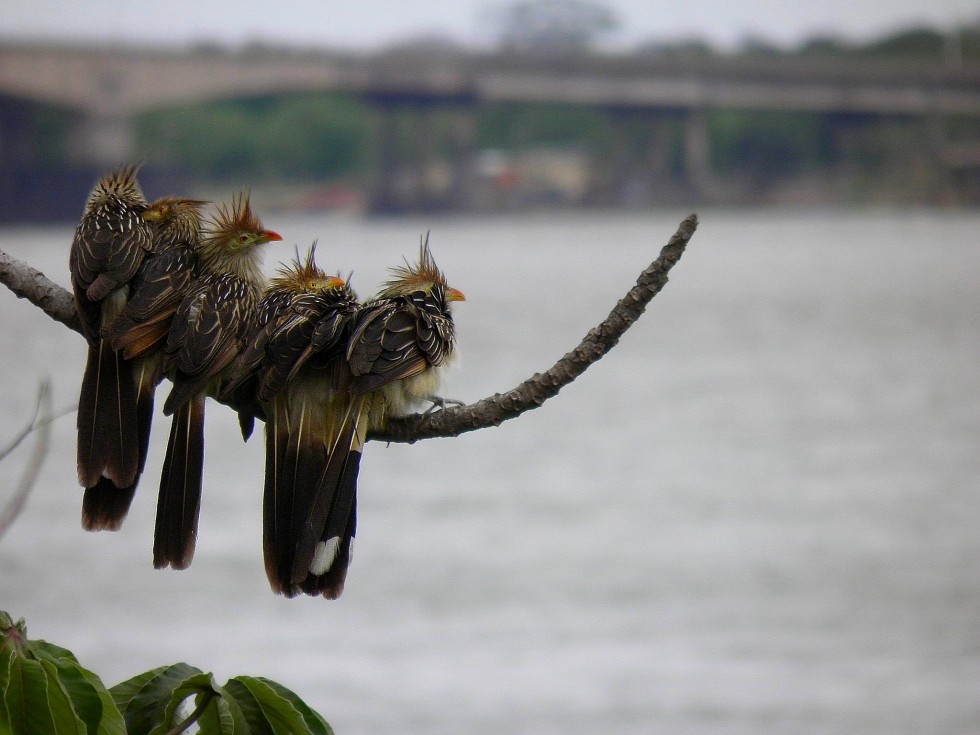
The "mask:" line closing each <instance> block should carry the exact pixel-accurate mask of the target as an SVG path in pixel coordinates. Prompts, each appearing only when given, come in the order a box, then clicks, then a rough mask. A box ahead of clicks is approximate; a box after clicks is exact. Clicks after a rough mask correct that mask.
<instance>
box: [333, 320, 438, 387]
mask: <svg viewBox="0 0 980 735" xmlns="http://www.w3.org/2000/svg"><path fill="white" fill-rule="evenodd" d="M422 344H423V343H420V342H419V319H418V314H417V313H416V310H415V309H413V308H411V307H410V306H407V305H405V304H400V303H397V302H390V303H383V304H379V305H377V306H374V307H368V309H367V311H366V312H365V313H364V314H363V316H362V317H361V319H360V320H359V322H358V325H357V328H356V330H355V332H354V334H353V335H352V337H351V341H350V346H349V347H348V353H347V361H348V364H349V365H350V369H351V373H352V374H353V376H354V378H353V381H354V387H355V389H356V390H358V391H359V392H368V391H374V390H378V389H379V388H381V387H382V386H384V385H387V384H388V383H391V382H392V381H395V380H402V379H404V378H409V377H411V376H413V375H417V374H418V373H421V372H422V371H424V370H425V369H426V368H427V367H429V360H428V357H427V355H426V352H425V351H424V350H423V349H422Z"/></svg>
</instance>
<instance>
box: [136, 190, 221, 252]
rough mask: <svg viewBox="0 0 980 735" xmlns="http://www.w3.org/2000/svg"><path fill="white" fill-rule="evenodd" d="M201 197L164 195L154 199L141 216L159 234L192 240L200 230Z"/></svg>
mask: <svg viewBox="0 0 980 735" xmlns="http://www.w3.org/2000/svg"><path fill="white" fill-rule="evenodd" d="M205 204H208V202H206V201H204V200H203V199H184V198H181V197H173V196H166V197H160V198H159V199H155V200H153V201H152V202H150V203H149V205H147V207H146V209H145V210H143V213H142V215H141V216H142V217H143V219H144V220H146V221H147V222H149V223H151V224H152V225H154V226H155V227H156V228H157V233H159V234H160V235H163V236H164V237H166V236H168V235H169V236H172V237H173V238H174V239H180V240H182V241H184V242H194V241H196V240H197V237H198V234H199V233H200V231H201V225H202V217H201V207H203V206H204V205H205Z"/></svg>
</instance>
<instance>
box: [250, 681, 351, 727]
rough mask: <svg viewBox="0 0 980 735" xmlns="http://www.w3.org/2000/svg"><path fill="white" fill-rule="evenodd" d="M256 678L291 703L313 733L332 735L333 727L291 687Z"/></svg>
mask: <svg viewBox="0 0 980 735" xmlns="http://www.w3.org/2000/svg"><path fill="white" fill-rule="evenodd" d="M256 679H257V680H258V681H261V682H263V683H264V684H266V685H268V686H269V687H271V688H272V689H273V690H274V691H275V692H276V694H278V695H279V696H280V697H282V698H283V699H285V700H287V701H288V702H289V703H290V704H292V705H293V707H295V708H296V709H297V710H298V711H299V713H300V715H301V716H302V717H303V720H304V722H306V727H307V728H308V729H309V731H310V732H311V733H314V735H334V732H333V728H332V727H330V725H328V724H327V721H326V720H324V719H323V717H322V716H320V713H319V712H317V711H316V710H314V709H313V708H312V707H310V706H309V705H308V704H307V703H306V702H304V701H303V700H302V699H300V698H299V697H298V696H297V695H296V693H295V692H293V691H292V690H291V689H287V688H286V687H284V686H283V685H282V684H280V683H279V682H276V681H272V680H271V679H266V678H264V677H261V676H260V677H256Z"/></svg>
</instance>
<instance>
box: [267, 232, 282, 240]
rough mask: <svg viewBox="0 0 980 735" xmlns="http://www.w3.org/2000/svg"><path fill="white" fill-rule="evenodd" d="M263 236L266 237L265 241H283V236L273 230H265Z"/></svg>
mask: <svg viewBox="0 0 980 735" xmlns="http://www.w3.org/2000/svg"><path fill="white" fill-rule="evenodd" d="M262 234H264V235H265V239H266V240H268V241H269V242H273V241H276V240H282V235H280V234H279V233H278V232H273V231H272V230H263V231H262Z"/></svg>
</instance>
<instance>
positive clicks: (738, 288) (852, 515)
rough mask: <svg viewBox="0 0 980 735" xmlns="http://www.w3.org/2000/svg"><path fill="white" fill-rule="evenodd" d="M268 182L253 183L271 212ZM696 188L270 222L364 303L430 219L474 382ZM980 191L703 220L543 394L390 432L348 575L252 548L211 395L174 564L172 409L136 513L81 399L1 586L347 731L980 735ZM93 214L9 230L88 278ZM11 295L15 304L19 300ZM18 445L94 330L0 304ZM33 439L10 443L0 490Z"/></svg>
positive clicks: (245, 505)
mask: <svg viewBox="0 0 980 735" xmlns="http://www.w3.org/2000/svg"><path fill="white" fill-rule="evenodd" d="M257 204H260V203H257ZM685 214H687V213H686V212H656V213H651V214H648V215H643V216H623V215H596V214H565V213H562V214H550V215H535V216H531V217H524V218H499V219H493V218H486V219H484V218H479V219H477V218H450V219H405V220H378V221H372V220H361V219H353V218H346V217H339V216H324V217H314V216H306V217H297V216H295V215H288V216H285V215H284V216H276V215H275V214H274V213H269V214H267V215H266V217H265V220H266V224H267V225H268V226H270V227H272V228H274V229H275V230H277V231H279V232H281V233H283V234H284V235H285V237H286V246H285V247H280V249H278V250H272V249H270V251H269V255H268V257H267V264H268V265H269V266H270V270H271V268H272V267H273V266H274V265H275V263H276V262H277V261H278V260H280V259H288V258H289V257H290V255H291V252H290V248H291V247H292V245H293V244H295V243H299V244H301V245H304V246H305V245H306V244H307V243H308V242H310V241H311V240H313V239H314V238H318V239H319V241H320V262H321V264H323V265H325V266H326V267H327V268H328V269H331V270H336V269H339V270H342V271H343V272H344V273H345V274H346V273H347V272H349V271H350V270H351V269H353V271H354V274H353V284H354V286H355V287H356V288H357V289H358V290H359V291H360V292H361V293H362V295H364V296H367V295H370V293H371V292H373V290H374V289H375V288H376V286H377V284H378V282H379V281H380V280H381V279H382V278H383V276H384V268H385V266H387V265H390V264H395V263H397V262H399V261H400V259H401V257H402V256H403V255H408V256H409V257H413V255H414V253H415V252H416V248H417V244H418V240H419V237H420V235H421V234H422V233H423V232H424V231H425V230H431V244H432V247H433V250H434V252H435V254H436V257H437V259H438V261H439V263H440V265H441V266H442V267H443V268H444V270H445V271H446V272H447V273H448V274H449V276H450V281H451V283H452V285H455V286H457V287H458V288H460V289H462V290H463V291H464V292H465V293H466V295H467V299H468V300H467V301H466V302H465V303H463V304H459V305H458V307H457V309H456V315H457V325H458V330H459V333H460V335H461V336H460V344H461V351H462V354H463V359H462V362H461V364H460V366H459V367H458V368H456V369H455V370H454V372H453V373H451V375H450V378H449V381H448V384H447V385H446V386H445V389H444V391H443V393H444V394H445V395H447V396H450V397H456V398H460V399H464V400H467V401H473V400H477V399H479V398H482V397H484V396H487V395H490V394H492V393H494V392H498V391H503V390H507V389H509V388H511V387H513V386H515V385H516V384H517V383H518V382H520V381H521V380H523V379H524V378H526V377H528V376H530V375H531V374H532V373H534V372H535V371H540V370H543V369H545V368H547V367H549V366H550V365H551V364H552V363H553V362H554V361H555V360H556V359H557V358H558V357H560V356H561V355H562V354H563V353H564V352H566V351H567V350H569V349H571V348H572V347H574V346H575V345H576V344H577V343H578V341H579V340H580V339H581V337H582V336H583V335H584V334H585V333H586V332H587V331H588V329H589V328H591V327H592V326H594V325H595V324H596V323H598V322H599V321H600V320H601V319H602V318H603V317H604V316H605V315H606V314H607V313H608V311H609V309H610V308H611V307H612V305H613V304H614V303H615V301H616V299H618V298H619V297H620V296H621V295H622V294H624V293H625V292H626V290H627V289H628V288H629V287H630V285H632V283H633V280H634V279H635V277H636V275H637V274H638V273H639V272H640V271H641V270H642V269H643V268H644V267H645V266H646V265H647V264H648V263H649V262H650V261H651V260H652V259H653V258H654V257H655V255H656V254H657V252H658V251H659V248H660V246H661V245H662V244H663V243H665V242H666V240H667V238H668V237H669V236H670V234H671V233H672V232H673V231H674V229H675V227H676V225H677V224H678V222H679V221H680V220H681V219H682V218H683V216H684V215H685ZM978 232H980V215H977V214H964V213H959V214H956V213H952V214H951V213H941V212H929V211H913V212H891V211H889V212H847V211H822V212H809V213H794V212H787V211H775V212H774V211H765V210H755V211H749V212H744V213H742V212H734V211H720V210H708V211H703V212H701V226H700V229H699V231H698V233H697V234H696V235H695V237H694V240H693V241H692V243H691V246H690V248H689V250H688V252H687V253H686V254H685V256H684V258H683V260H682V261H681V262H680V264H679V265H678V266H677V267H676V268H675V270H674V271H673V274H672V276H671V282H670V284H669V285H668V286H667V288H666V289H665V290H664V291H663V292H662V293H661V294H660V295H659V296H658V297H657V298H656V299H655V300H654V301H653V303H652V305H651V307H650V309H649V310H648V312H647V314H646V315H645V316H644V317H643V318H642V319H641V320H640V321H639V322H638V323H637V324H636V325H635V326H634V327H633V328H632V329H631V330H630V331H629V332H628V333H627V334H626V335H625V337H624V338H623V340H622V341H621V343H620V344H619V345H618V346H617V347H616V348H615V349H614V350H613V351H612V352H611V353H610V354H609V355H608V356H607V357H606V358H605V359H603V360H602V361H601V362H600V363H598V364H597V365H595V366H593V367H592V368H591V369H590V370H589V371H588V372H587V373H586V374H585V375H584V376H582V377H581V378H580V379H579V380H578V381H576V382H575V383H574V384H572V385H571V386H569V387H567V388H565V389H564V390H563V391H562V392H561V394H560V395H559V396H558V397H556V398H555V399H553V400H551V401H549V402H548V403H547V404H545V406H544V407H542V408H541V409H539V410H536V411H533V412H531V413H529V414H526V415H524V416H523V417H521V418H519V419H517V420H515V421H512V422H508V423H506V424H504V425H503V426H501V427H500V428H498V429H493V430H486V431H480V432H476V433H472V434H468V435H465V436H463V437H461V438H458V439H455V440H433V441H426V442H422V443H420V444H417V445H414V446H395V445H392V446H388V447H386V446H384V445H381V444H377V443H372V444H370V445H369V446H368V447H367V449H366V452H365V456H364V461H363V462H362V465H361V467H362V469H361V480H360V513H359V521H360V523H359V530H358V537H357V548H356V553H355V560H354V564H353V566H352V568H351V572H350V575H349V577H348V584H347V590H346V591H345V592H344V595H343V597H342V598H341V599H340V600H339V601H336V602H330V601H324V600H320V599H297V600H285V599H283V598H279V597H276V596H274V595H273V594H272V593H271V592H270V591H269V589H268V585H267V583H266V580H265V576H264V572H263V568H262V561H261V519H260V494H261V472H262V456H261V455H262V447H261V442H260V441H258V440H257V439H253V440H252V442H250V443H249V444H243V443H242V442H241V440H240V438H239V436H238V434H237V427H236V422H235V419H234V416H233V415H232V414H231V413H230V411H228V410H227V409H225V408H224V407H223V406H219V405H217V404H211V405H210V406H209V415H208V435H207V467H206V477H205V483H206V487H205V498H204V504H203V509H202V516H201V530H200V537H199V543H198V548H197V554H196V556H195V559H194V564H193V566H192V567H191V569H189V570H187V571H184V572H174V571H155V570H154V569H153V568H152V565H151V560H150V559H151V556H150V550H151V545H152V539H151V536H152V526H153V513H154V506H155V495H156V475H157V474H158V472H159V465H160V462H161V460H162V456H163V451H164V445H165V439H166V431H167V425H168V420H166V419H164V418H163V417H162V416H161V415H158V416H157V418H156V424H155V426H156V433H155V435H154V437H153V446H152V450H151V454H150V457H149V461H148V467H147V474H146V475H145V476H144V482H143V485H142V487H141V491H140V493H139V494H138V496H137V499H136V501H135V503H134V506H133V509H132V511H131V514H130V517H129V518H128V520H127V522H126V524H125V526H124V527H123V529H122V530H121V531H120V532H118V533H103V534H88V533H85V532H84V531H82V530H81V528H80V527H79V523H78V516H79V506H80V499H81V493H80V490H79V489H78V488H77V486H76V480H75V469H74V420H73V419H72V418H71V417H66V418H63V419H61V420H59V421H58V423H57V425H56V428H55V431H54V434H53V446H52V451H51V453H50V455H49V457H48V460H47V462H46V464H45V465H44V468H43V471H42V473H41V476H40V480H39V482H38V485H37V486H36V488H35V490H34V493H33V494H32V496H31V497H30V500H29V503H28V506H27V508H26V510H25V511H24V513H23V515H22V516H21V517H20V519H19V520H18V521H17V522H16V524H15V525H14V526H13V527H12V528H11V529H10V531H9V532H8V533H7V534H6V536H4V537H3V538H2V539H0V608H2V609H5V610H8V611H9V612H11V613H12V614H13V615H14V616H15V617H19V616H25V617H26V618H27V620H28V625H29V631H30V633H31V635H32V636H34V637H43V638H46V639H49V640H52V641H55V642H57V643H60V644H62V645H64V646H67V647H68V648H70V649H72V650H73V651H74V652H75V653H76V654H77V655H78V656H79V658H80V659H81V661H82V662H83V663H84V664H86V665H87V666H89V667H90V668H92V669H94V670H95V671H96V672H98V673H99V674H101V675H102V676H103V677H104V678H105V680H106V681H107V682H108V683H110V684H113V683H116V682H118V681H120V680H122V679H124V678H128V677H129V676H132V675H134V674H136V673H138V672H141V671H143V670H145V669H149V668H152V667H155V666H160V665H163V664H166V663H171V662H175V661H179V660H183V661H187V662H189V663H192V664H194V665H197V666H199V667H200V668H203V669H205V670H211V671H214V672H215V674H216V676H217V677H218V678H219V680H224V679H225V678H228V677H230V676H233V675H236V674H243V673H247V674H255V675H262V676H267V677H270V678H273V679H276V680H279V681H281V682H282V683H284V684H286V685H287V686H289V687H291V688H292V689H294V690H295V691H296V692H297V693H298V694H299V695H300V696H302V697H303V698H305V699H306V700H307V701H308V702H310V703H311V704H312V705H313V706H314V707H316V708H317V709H318V710H319V711H321V712H322V713H323V714H324V716H325V717H326V718H327V719H328V720H329V721H330V722H331V723H332V724H333V725H334V727H335V728H336V729H337V731H338V732H339V733H350V734H358V735H359V734H364V735H385V734H388V733H391V734H394V733H426V734H427V735H428V734H441V733H445V734H447V735H448V734H450V733H454V734H455V733H467V734H469V735H480V734H483V733H486V734H487V735H490V734H491V733H493V734H494V735H496V734H497V733H529V734H530V733H534V734H535V735H544V734H548V733H556V734H557V733H562V734H563V735H566V734H569V733H583V734H585V733H589V734H592V733H664V734H668V733H669V734H670V735H683V734H686V733H697V734H699V735H701V734H705V733H733V732H738V733H752V734H753V735H755V734H768V733H771V734H772V735H777V734H778V735H784V734H786V733H793V734H794V735H799V734H804V733H828V732H836V733H848V734H849V735H865V734H867V735H870V734H872V733H876V734H877V733H880V734H881V735H900V734H903V733H908V734H912V733H944V734H952V733H964V734H965V733H976V732H980V696H978V694H977V693H978V691H980V531H978V529H980V492H978V490H980V370H978V364H980V288H978V284H980V237H978ZM70 240H71V228H70V227H68V228H66V227H55V228H34V229H7V230H0V247H2V248H3V249H5V250H7V251H8V252H10V253H12V254H14V255H16V256H18V257H21V258H24V259H26V260H28V261H29V262H31V263H32V264H34V265H36V266H37V267H40V268H41V269H42V270H44V271H45V272H46V273H47V274H48V275H49V276H50V277H51V278H53V279H54V280H56V281H58V282H60V283H63V284H67V279H68V277H67V266H66V260H67V252H68V244H69V242H70ZM4 293H6V292H4ZM0 307H2V315H3V318H2V323H0V348H2V349H0V376H2V377H3V383H4V390H3V391H0V411H2V414H0V415H2V417H3V422H2V425H0V444H2V443H5V442H6V441H8V440H9V438H11V437H13V436H14V434H15V433H16V432H17V431H18V429H19V427H20V426H21V425H22V424H23V422H25V421H26V420H27V417H28V415H29V413H30V411H31V408H32V406H33V402H34V393H35V389H36V385H37V382H38V379H39V378H40V377H41V376H44V375H48V376H50V377H51V379H52V381H53V384H54V390H55V403H56V405H57V406H66V405H69V404H71V403H73V402H74V401H75V399H76V394H77V390H78V382H79V378H80V375H81V370H82V364H83V358H84V345H83V342H82V340H81V339H80V338H79V337H78V336H77V335H75V334H73V333H71V332H69V331H67V330H66V329H65V328H64V327H62V326H60V325H58V324H56V323H54V322H52V321H51V320H49V319H47V318H46V317H44V316H43V315H41V314H40V313H39V312H38V311H36V310H35V309H34V308H33V307H31V306H30V305H29V304H27V303H25V302H23V301H18V300H16V299H15V298H14V297H13V296H11V295H10V294H6V295H2V294H0ZM25 457H26V451H25V450H24V449H21V450H18V452H17V453H16V454H14V455H12V456H11V457H9V458H8V459H7V460H5V462H4V465H5V468H6V469H7V470H8V472H7V473H6V474H5V479H4V480H3V483H2V485H0V493H2V494H3V495H0V498H2V497H6V495H8V494H9V492H10V490H11V488H12V485H13V483H14V476H15V475H16V473H17V472H19V470H20V467H21V466H22V464H23V462H24V460H25Z"/></svg>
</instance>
